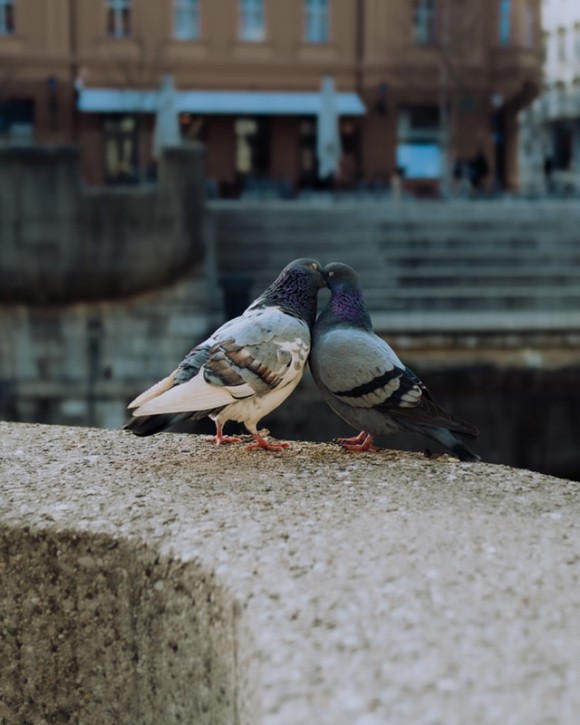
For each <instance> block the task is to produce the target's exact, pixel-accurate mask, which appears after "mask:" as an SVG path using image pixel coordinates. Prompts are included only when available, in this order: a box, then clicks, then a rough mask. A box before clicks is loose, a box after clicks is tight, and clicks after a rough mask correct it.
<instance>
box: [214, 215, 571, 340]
mask: <svg viewBox="0 0 580 725" xmlns="http://www.w3.org/2000/svg"><path fill="white" fill-rule="evenodd" d="M210 210H211V213H212V215H213V220H214V229H215V243H216V253H217V263H218V269H219V272H220V275H221V276H222V279H223V280H224V281H225V283H226V285H227V284H228V283H230V284H232V282H233V284H234V286H235V285H236V284H237V285H238V289H240V288H243V287H244V285H245V286H246V289H247V290H248V295H249V297H250V299H251V298H253V297H254V296H256V295H257V294H259V293H260V291H262V290H263V289H264V288H265V287H266V286H267V285H268V284H269V283H270V282H271V281H272V279H274V277H275V276H276V275H277V274H278V272H279V271H280V270H281V269H282V268H283V267H284V266H285V265H286V264H287V263H288V262H289V261H291V260H292V259H294V258H296V257H302V256H312V257H316V258H317V259H319V260H320V261H321V262H322V263H323V264H326V263H328V262H330V261H342V262H346V263H347V264H350V265H351V266H353V267H354V268H355V269H356V270H357V271H358V273H359V275H360V278H361V282H362V284H363V288H364V292H365V298H366V300H367V303H368V306H369V309H370V310H371V313H373V318H375V319H376V318H377V314H378V315H379V316H380V315H383V314H387V315H388V321H385V325H386V327H390V328H393V326H394V327H401V328H404V327H405V326H409V325H411V327H413V324H414V323H415V326H416V327H417V326H418V327H420V326H421V325H422V324H423V323H422V322H421V321H425V322H426V324H429V325H430V326H432V325H433V324H434V323H435V321H439V322H438V324H439V325H443V327H445V328H446V329H448V328H453V326H454V325H455V326H457V325H459V326H460V327H462V326H463V327H468V328H470V327H471V326H473V327H475V328H481V327H484V328H485V327H492V328H497V327H498V326H500V327H501V326H503V327H506V326H508V327H514V326H515V327H518V326H520V327H521V325H524V326H532V327H553V326H556V327H561V328H570V327H579V328H580V210H578V209H576V208H574V206H573V205H572V204H570V203H567V204H566V203H558V202H545V203H536V204H530V203H525V202H516V201H514V202H483V201H482V202H471V203H465V202H458V203H450V204H444V203H443V204H442V203H438V204H437V203H435V204H431V203H405V204H401V205H400V206H392V205H391V206H387V205H386V204H380V205H379V204H350V203H349V204H347V203H344V204H341V203H331V204H326V205H318V206H316V205H313V204H312V203H302V202H286V203H275V202H271V203H263V202H262V203H261V204H256V203H245V202H242V203H240V202H212V204H211V205H210Z"/></svg>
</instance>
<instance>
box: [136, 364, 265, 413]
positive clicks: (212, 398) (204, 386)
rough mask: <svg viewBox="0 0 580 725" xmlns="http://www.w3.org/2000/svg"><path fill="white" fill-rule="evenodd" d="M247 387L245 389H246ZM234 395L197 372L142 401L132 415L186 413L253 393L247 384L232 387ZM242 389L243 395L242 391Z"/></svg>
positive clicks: (224, 403)
mask: <svg viewBox="0 0 580 725" xmlns="http://www.w3.org/2000/svg"><path fill="white" fill-rule="evenodd" d="M246 388H247V390H246ZM234 390H235V393H236V395H235V396H233V395H232V393H231V392H230V391H229V390H228V389H227V388H220V387H218V386H216V385H210V384H209V383H207V382H206V381H205V380H204V377H203V373H199V374H198V375H196V376H195V378H192V379H191V380H188V381H187V383H182V384H181V385H176V386H175V387H173V388H171V389H170V390H168V391H167V392H165V393H162V394H161V395H159V396H157V397H155V398H153V399H149V400H147V401H146V402H144V403H143V404H142V405H141V406H139V408H137V410H134V411H133V415H135V416H137V417H140V416H143V415H158V414H160V413H187V412H189V411H191V412H194V411H199V410H212V409H213V408H220V407H222V406H224V405H229V403H233V402H234V401H235V400H238V399H239V398H240V397H247V396H248V395H251V394H253V393H254V391H253V390H252V388H250V386H249V385H244V386H238V387H237V388H235V389H234ZM242 390H243V391H244V393H245V395H244V394H242V395H240V393H242Z"/></svg>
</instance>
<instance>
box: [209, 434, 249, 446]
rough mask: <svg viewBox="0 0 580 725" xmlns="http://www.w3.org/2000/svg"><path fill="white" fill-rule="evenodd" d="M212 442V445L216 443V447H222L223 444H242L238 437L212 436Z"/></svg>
mask: <svg viewBox="0 0 580 725" xmlns="http://www.w3.org/2000/svg"><path fill="white" fill-rule="evenodd" d="M210 441H211V442H212V443H215V444H216V446H221V445H222V443H223V444H224V445H225V444H226V443H241V442H242V439H241V438H238V436H223V435H222V436H217V435H215V436H211V438H210Z"/></svg>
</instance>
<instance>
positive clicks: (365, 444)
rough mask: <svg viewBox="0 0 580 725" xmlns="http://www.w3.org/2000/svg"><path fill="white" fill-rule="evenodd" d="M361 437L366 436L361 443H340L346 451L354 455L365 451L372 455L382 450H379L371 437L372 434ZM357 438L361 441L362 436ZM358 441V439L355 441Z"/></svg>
mask: <svg viewBox="0 0 580 725" xmlns="http://www.w3.org/2000/svg"><path fill="white" fill-rule="evenodd" d="M360 435H361V436H364V439H363V440H361V442H359V443H355V444H352V443H340V441H339V443H340V445H341V446H342V447H343V448H344V449H345V450H346V451H351V452H352V453H362V452H363V451H369V452H371V453H378V451H379V450H380V448H377V447H376V446H375V445H374V443H373V440H374V439H373V436H372V435H370V433H364V432H363V433H361V434H360ZM357 438H359V439H360V436H357ZM353 440H356V439H353Z"/></svg>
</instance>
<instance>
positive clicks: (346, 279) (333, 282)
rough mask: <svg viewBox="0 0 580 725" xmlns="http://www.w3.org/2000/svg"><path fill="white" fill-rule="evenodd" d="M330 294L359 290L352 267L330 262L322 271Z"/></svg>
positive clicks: (356, 277) (356, 276)
mask: <svg viewBox="0 0 580 725" xmlns="http://www.w3.org/2000/svg"><path fill="white" fill-rule="evenodd" d="M322 273H323V274H324V278H325V279H326V283H327V285H328V287H329V288H330V290H331V292H335V291H336V292H338V291H341V292H350V291H355V290H360V284H359V281H358V275H357V273H356V272H355V271H354V269H353V268H352V267H349V266H348V264H342V263H341V262H331V263H330V264H327V265H326V267H325V268H324V269H323V270H322Z"/></svg>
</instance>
